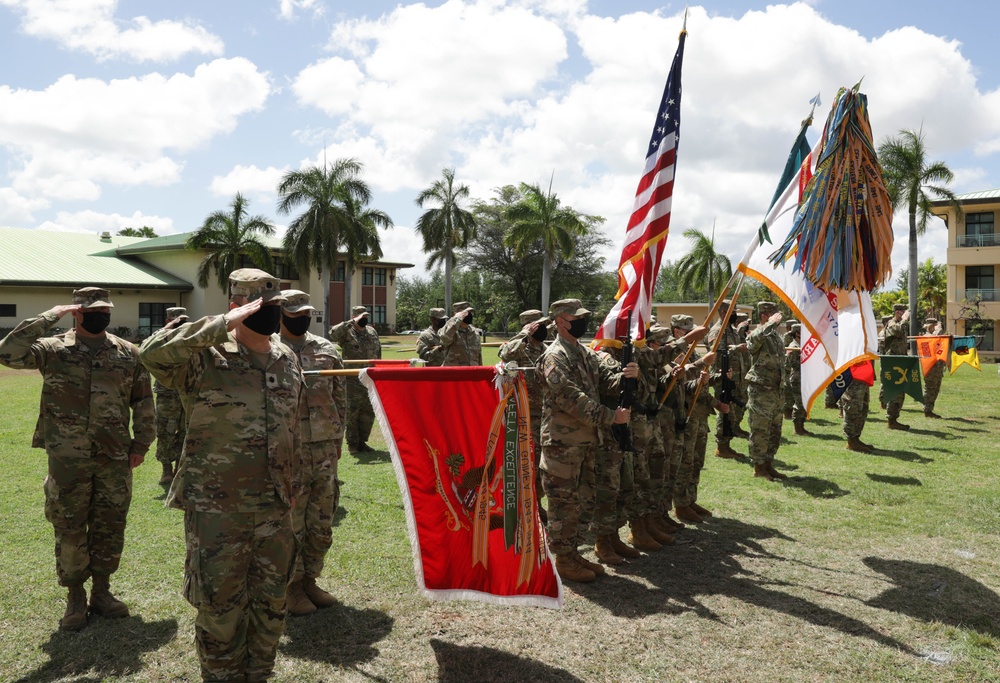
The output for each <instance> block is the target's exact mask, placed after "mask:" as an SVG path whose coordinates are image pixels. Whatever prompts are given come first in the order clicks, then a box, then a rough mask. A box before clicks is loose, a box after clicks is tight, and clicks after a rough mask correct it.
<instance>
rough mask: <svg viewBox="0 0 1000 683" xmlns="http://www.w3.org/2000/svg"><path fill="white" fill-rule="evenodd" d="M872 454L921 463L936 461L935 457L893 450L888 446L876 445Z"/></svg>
mask: <svg viewBox="0 0 1000 683" xmlns="http://www.w3.org/2000/svg"><path fill="white" fill-rule="evenodd" d="M872 455H874V456H876V457H879V458H895V459H896V460H903V461H905V462H918V463H920V464H921V465H926V464H928V463H932V462H934V458H928V457H927V456H925V455H920V454H919V453H916V452H914V451H892V450H889V449H887V448H879V447H878V446H876V447H875V450H874V452H872Z"/></svg>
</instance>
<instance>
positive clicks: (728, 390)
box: [717, 346, 746, 437]
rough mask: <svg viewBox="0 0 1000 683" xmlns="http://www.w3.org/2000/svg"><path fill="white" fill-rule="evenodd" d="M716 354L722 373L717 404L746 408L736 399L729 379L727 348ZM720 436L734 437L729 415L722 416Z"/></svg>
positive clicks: (734, 384)
mask: <svg viewBox="0 0 1000 683" xmlns="http://www.w3.org/2000/svg"><path fill="white" fill-rule="evenodd" d="M717 353H718V356H719V372H721V373H722V381H721V382H720V384H719V394H718V399H719V402H720V403H727V404H729V405H732V404H734V403H735V404H736V405H738V406H740V407H746V405H745V404H744V403H743V401H740V400H739V399H738V398H736V381H735V380H733V379H731V378H730V377H729V367H730V366H729V347H728V346H726V347H725V348H722V349H719V350H718V352H717ZM722 436H726V437H733V436H736V434H735V433H734V432H733V424H732V422H731V421H730V417H729V413H723V414H722Z"/></svg>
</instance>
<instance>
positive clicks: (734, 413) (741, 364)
mask: <svg viewBox="0 0 1000 683" xmlns="http://www.w3.org/2000/svg"><path fill="white" fill-rule="evenodd" d="M730 304H731V300H730V299H724V300H723V301H722V311H721V312H720V313H719V320H718V321H716V323H715V324H714V325H712V329H711V330H709V332H708V337H707V338H706V339H705V344H706V345H707V346H708V348H710V349H711V348H713V347H714V345H715V340H716V339H718V338H719V335H720V334H721V335H722V340H721V341H720V342H719V347H718V348H719V350H720V351H721V350H723V349H727V350H728V351H729V369H730V370H731V371H732V372H731V378H732V382H733V385H734V386H733V391H734V393H735V394H736V396H735V398H736V401H734V402H733V403H731V404H729V426H730V427H731V429H732V432H733V435H734V436H739V435H740V429H739V424H740V421H741V420H742V419H743V412H744V410H745V406H746V401H747V397H746V391H747V387H746V375H747V370H749V369H750V365H749V363H748V362H747V360H748V357H747V345H746V342H745V341H744V340H743V338H742V337H741V335H740V333H739V332H738V331H737V329H736V326H737V325H738V324H739V323H738V321H737V315H736V313H735V312H734V313H733V315H732V316H730V318H729V324H728V325H726V329H725V331H723V329H722V319H723V318H724V317H725V315H726V311H728V310H729V306H730ZM740 403H742V404H743V405H742V406H741V405H740ZM723 423H724V421H723V414H722V413H717V414H716V416H715V455H716V456H717V457H719V458H729V459H736V458H742V457H743V454H742V453H739V452H738V451H736V450H734V449H733V447H732V440H733V437H732V436H725V435H723V433H722V432H723Z"/></svg>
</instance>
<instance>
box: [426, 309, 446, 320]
mask: <svg viewBox="0 0 1000 683" xmlns="http://www.w3.org/2000/svg"><path fill="white" fill-rule="evenodd" d="M430 315H431V319H432V320H444V319H445V318H447V317H448V314H447V313H445V312H444V309H443V308H432V309H431V310H430Z"/></svg>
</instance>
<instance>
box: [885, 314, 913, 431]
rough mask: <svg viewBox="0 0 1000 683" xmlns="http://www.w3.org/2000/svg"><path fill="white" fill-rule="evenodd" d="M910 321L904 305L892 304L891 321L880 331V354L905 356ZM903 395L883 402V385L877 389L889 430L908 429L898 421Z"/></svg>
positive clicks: (907, 426)
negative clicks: (883, 406)
mask: <svg viewBox="0 0 1000 683" xmlns="http://www.w3.org/2000/svg"><path fill="white" fill-rule="evenodd" d="M909 320H910V311H909V310H907V306H906V304H893V306H892V319H890V320H889V321H888V322H887V323H886V324H885V327H884V328H883V329H882V339H883V341H882V353H883V354H884V355H886V356H905V355H906V335H907V330H908V325H907V323H908V322H909ZM904 396H905V394H903V393H902V392H901V393H899V394H897V395H895V396H893V397H892V399H891V400H889V401H886V400H885V383H884V382H882V383H881V388H880V389H879V397H878V398H879V402H880V403H882V404H883V405H885V415H886V418H888V421H889V429H902V430H907V429H909V428H910V426H909V425H905V424H903V423H902V422H900V421H899V414H900V412H902V410H903V398H904Z"/></svg>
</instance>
